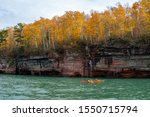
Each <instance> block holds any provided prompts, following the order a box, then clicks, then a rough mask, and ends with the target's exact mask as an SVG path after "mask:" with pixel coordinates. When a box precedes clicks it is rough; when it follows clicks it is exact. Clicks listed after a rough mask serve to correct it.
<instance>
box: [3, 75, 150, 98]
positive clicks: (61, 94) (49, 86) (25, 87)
mask: <svg viewBox="0 0 150 117" xmlns="http://www.w3.org/2000/svg"><path fill="white" fill-rule="evenodd" d="M83 79H84V80H86V79H90V78H67V77H66V78H65V77H60V78H58V77H37V76H19V75H18V76H16V75H0V99H1V100H8V99H10V100H16V99H19V100H20V99H23V100H25V99H31V100H32V99H40V100H60V99H61V100H66V99H67V100H68V99H69V100H72V99H77V100H84V99H90V100H93V99H101V100H107V99H108V100H110V99H121V100H122V99H123V100H128V99H129V100H132V99H135V100H137V99H143V100H145V99H150V79H104V80H105V82H104V83H101V84H98V85H92V84H81V83H80V80H83Z"/></svg>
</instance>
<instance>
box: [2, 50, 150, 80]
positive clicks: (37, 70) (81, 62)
mask: <svg viewBox="0 0 150 117" xmlns="http://www.w3.org/2000/svg"><path fill="white" fill-rule="evenodd" d="M121 52H122V53H121ZM91 53H94V52H91ZM127 53H128V54H127ZM86 54H87V56H86V57H81V56H79V55H78V54H73V53H71V54H66V55H65V56H63V57H61V59H60V58H50V57H48V56H33V57H29V58H20V59H19V60H18V63H17V64H16V65H10V64H8V62H6V60H5V59H0V73H10V74H13V73H17V72H18V73H19V74H30V75H47V76H54V75H55V76H56V75H59V76H74V77H80V76H87V77H115V78H117V77H121V78H122V77H124V78H131V77H134V78H140V77H150V54H144V53H141V52H140V54H139V53H135V52H133V53H130V54H129V52H127V51H126V52H125V54H124V50H123V51H120V50H116V49H114V50H111V49H108V48H107V50H105V51H100V52H97V53H96V52H95V55H94V54H92V55H90V54H88V53H86Z"/></svg>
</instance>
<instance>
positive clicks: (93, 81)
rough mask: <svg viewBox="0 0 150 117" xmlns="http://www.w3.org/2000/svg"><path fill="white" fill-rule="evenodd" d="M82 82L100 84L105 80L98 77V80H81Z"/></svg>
mask: <svg viewBox="0 0 150 117" xmlns="http://www.w3.org/2000/svg"><path fill="white" fill-rule="evenodd" d="M80 82H81V83H83V84H100V83H103V82H104V80H98V79H96V80H81V81H80Z"/></svg>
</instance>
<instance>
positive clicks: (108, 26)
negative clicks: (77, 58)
mask: <svg viewBox="0 0 150 117" xmlns="http://www.w3.org/2000/svg"><path fill="white" fill-rule="evenodd" d="M116 43H124V44H126V45H127V46H130V45H134V46H140V44H150V1H149V0H142V1H139V2H136V3H134V4H133V6H132V7H131V8H130V7H128V6H122V5H121V4H119V3H118V4H117V6H116V7H110V8H109V9H108V10H106V11H104V12H98V11H91V14H90V15H87V14H85V13H84V12H79V11H68V12H66V13H65V14H64V15H63V16H55V17H53V18H52V19H46V18H41V19H40V20H38V21H35V22H34V23H31V24H22V23H20V24H18V25H16V26H15V27H10V28H8V29H4V30H1V31H0V50H1V52H6V53H12V52H16V51H17V52H18V50H19V53H22V54H23V55H30V54H33V53H44V52H51V51H54V50H57V51H60V52H61V50H62V49H68V48H74V49H75V48H78V46H79V45H82V44H83V45H94V44H100V45H103V46H117V45H115V44H116Z"/></svg>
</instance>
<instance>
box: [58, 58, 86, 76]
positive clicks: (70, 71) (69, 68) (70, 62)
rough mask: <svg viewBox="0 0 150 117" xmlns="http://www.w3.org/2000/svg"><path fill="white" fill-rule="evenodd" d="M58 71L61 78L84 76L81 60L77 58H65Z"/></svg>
mask: <svg viewBox="0 0 150 117" xmlns="http://www.w3.org/2000/svg"><path fill="white" fill-rule="evenodd" d="M59 69H60V71H61V74H62V75H63V76H78V77H79V76H84V64H83V60H82V59H81V58H79V57H77V58H74V57H65V58H64V60H63V61H62V62H61V63H60V66H59Z"/></svg>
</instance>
